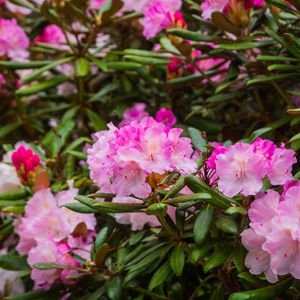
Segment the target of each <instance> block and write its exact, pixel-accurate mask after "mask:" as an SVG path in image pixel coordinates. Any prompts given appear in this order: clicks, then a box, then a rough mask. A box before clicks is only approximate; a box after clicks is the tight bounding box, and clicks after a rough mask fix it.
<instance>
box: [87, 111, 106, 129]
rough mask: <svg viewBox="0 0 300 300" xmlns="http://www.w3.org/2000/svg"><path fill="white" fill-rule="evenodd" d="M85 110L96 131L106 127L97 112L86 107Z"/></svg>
mask: <svg viewBox="0 0 300 300" xmlns="http://www.w3.org/2000/svg"><path fill="white" fill-rule="evenodd" d="M85 111H86V113H87V116H88V118H89V119H90V121H91V123H92V125H93V127H94V129H95V130H96V131H101V130H106V129H107V126H106V123H105V121H104V120H103V119H102V118H101V117H100V116H99V115H98V114H96V113H94V112H93V111H92V110H90V109H88V108H87V109H86V110H85Z"/></svg>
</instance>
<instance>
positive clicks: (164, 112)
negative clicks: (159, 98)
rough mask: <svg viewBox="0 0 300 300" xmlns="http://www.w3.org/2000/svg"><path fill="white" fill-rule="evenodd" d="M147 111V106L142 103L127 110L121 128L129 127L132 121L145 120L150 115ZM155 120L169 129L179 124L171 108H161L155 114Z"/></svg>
mask: <svg viewBox="0 0 300 300" xmlns="http://www.w3.org/2000/svg"><path fill="white" fill-rule="evenodd" d="M145 109H146V104H145V103H140V102H137V103H135V104H134V105H133V107H131V108H128V109H126V110H125V111H124V113H123V120H122V122H120V124H119V127H122V126H125V125H129V124H130V123H131V122H132V121H141V120H142V119H143V118H145V117H148V116H149V114H148V113H147V112H146V111H145ZM155 120H156V121H157V122H160V123H163V124H165V125H166V126H168V127H173V126H174V125H175V123H176V122H177V119H176V117H175V115H174V113H173V111H172V110H171V109H170V108H161V109H160V110H159V111H158V112H157V113H156V114H155Z"/></svg>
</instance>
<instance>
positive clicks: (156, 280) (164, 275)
mask: <svg viewBox="0 0 300 300" xmlns="http://www.w3.org/2000/svg"><path fill="white" fill-rule="evenodd" d="M171 272H172V269H171V266H170V263H169V261H166V262H165V263H164V264H163V265H162V266H161V267H160V268H159V269H157V271H156V272H155V273H154V274H153V276H152V278H151V280H150V283H149V287H148V289H149V290H150V291H152V290H153V289H154V288H155V287H157V286H158V285H160V284H162V283H163V282H165V281H166V280H167V279H168V277H169V276H170V274H171Z"/></svg>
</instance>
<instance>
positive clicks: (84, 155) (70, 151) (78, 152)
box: [67, 150, 87, 160]
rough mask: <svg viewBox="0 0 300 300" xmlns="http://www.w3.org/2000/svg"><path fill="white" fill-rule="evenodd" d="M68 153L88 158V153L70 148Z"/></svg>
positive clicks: (78, 157) (80, 157)
mask: <svg viewBox="0 0 300 300" xmlns="http://www.w3.org/2000/svg"><path fill="white" fill-rule="evenodd" d="M67 153H69V154H71V155H72V156H74V157H75V158H77V159H80V160H86V159H87V155H86V153H83V152H80V151H74V150H69V151H68V152H67Z"/></svg>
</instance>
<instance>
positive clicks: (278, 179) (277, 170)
mask: <svg viewBox="0 0 300 300" xmlns="http://www.w3.org/2000/svg"><path fill="white" fill-rule="evenodd" d="M296 162H297V160H296V157H295V152H294V151H293V150H291V149H285V148H283V147H281V148H277V149H276V150H275V151H274V154H273V156H272V159H271V171H270V173H269V174H268V177H269V179H270V182H271V183H272V184H274V185H279V184H280V185H281V184H284V183H286V182H287V181H290V180H292V179H293V175H292V167H293V164H295V163H296Z"/></svg>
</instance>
